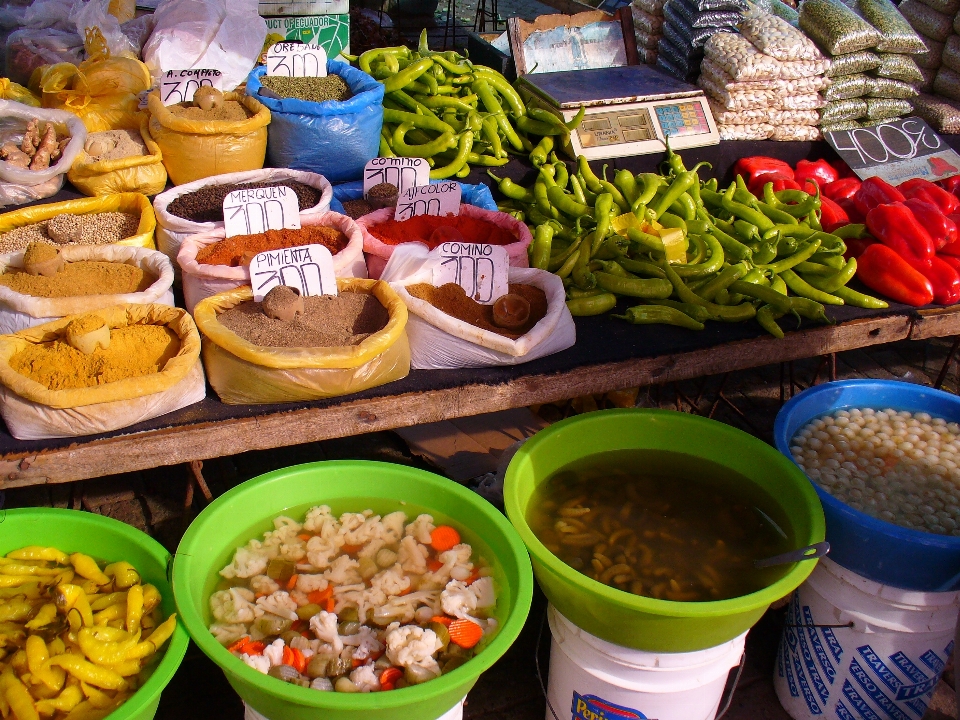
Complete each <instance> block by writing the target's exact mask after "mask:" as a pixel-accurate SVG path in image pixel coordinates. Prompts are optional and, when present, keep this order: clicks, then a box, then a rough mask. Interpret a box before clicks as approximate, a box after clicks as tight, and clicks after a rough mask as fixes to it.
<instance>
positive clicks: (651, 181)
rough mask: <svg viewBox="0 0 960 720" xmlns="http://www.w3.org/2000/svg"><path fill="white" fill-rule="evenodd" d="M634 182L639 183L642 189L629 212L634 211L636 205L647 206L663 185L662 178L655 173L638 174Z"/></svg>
mask: <svg viewBox="0 0 960 720" xmlns="http://www.w3.org/2000/svg"><path fill="white" fill-rule="evenodd" d="M636 181H637V182H638V183H640V184H641V185H642V186H643V188H642V189H641V190H640V191H639V193H638V195H637V197H636V198H635V199H634V201H633V202H632V203H631V206H630V207H631V210H634V212H636V210H635V209H634V208H635V207H636V206H637V205H648V204H649V203H650V201H651V200H653V198H654V196H655V195H656V194H657V190H659V189H660V185H661V184H662V183H663V177H661V176H660V175H657V174H656V173H640V174H639V175H637V177H636Z"/></svg>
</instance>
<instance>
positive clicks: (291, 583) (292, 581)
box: [287, 573, 300, 590]
mask: <svg viewBox="0 0 960 720" xmlns="http://www.w3.org/2000/svg"><path fill="white" fill-rule="evenodd" d="M299 579H300V576H299V575H297V574H296V573H294V574H293V575H291V576H290V579H289V580H287V590H293V589H294V588H295V587H296V586H297V580H299Z"/></svg>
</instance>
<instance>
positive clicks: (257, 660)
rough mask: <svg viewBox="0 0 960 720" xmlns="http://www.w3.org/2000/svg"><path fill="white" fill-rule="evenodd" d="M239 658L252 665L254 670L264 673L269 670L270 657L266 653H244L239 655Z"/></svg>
mask: <svg viewBox="0 0 960 720" xmlns="http://www.w3.org/2000/svg"><path fill="white" fill-rule="evenodd" d="M240 659H241V660H243V661H244V662H245V663H246V664H247V665H249V666H250V667H252V668H253V669H254V670H257V671H258V672H262V673H263V674H264V675H266V674H267V673H268V672H270V658H268V657H267V656H266V654H264V655H247V654H246V653H244V654H243V655H241V656H240Z"/></svg>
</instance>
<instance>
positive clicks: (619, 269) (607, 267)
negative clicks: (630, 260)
mask: <svg viewBox="0 0 960 720" xmlns="http://www.w3.org/2000/svg"><path fill="white" fill-rule="evenodd" d="M590 270H592V271H594V272H596V271H597V270H601V271H603V272H605V273H607V274H608V275H616V276H617V277H622V278H636V275H633V274H632V273H629V272H627V271H626V270H624V269H623V265H621V264H620V263H618V262H616V261H615V260H591V261H590Z"/></svg>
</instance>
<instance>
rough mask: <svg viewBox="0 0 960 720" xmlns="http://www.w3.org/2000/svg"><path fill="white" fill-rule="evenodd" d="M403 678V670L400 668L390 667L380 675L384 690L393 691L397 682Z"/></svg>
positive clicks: (381, 685)
mask: <svg viewBox="0 0 960 720" xmlns="http://www.w3.org/2000/svg"><path fill="white" fill-rule="evenodd" d="M402 677H403V670H401V669H400V668H398V667H388V668H387V669H386V670H384V671H383V672H382V673H380V687H381V688H383V689H384V690H393V688H394V687H395V685H396V682H397V680H399V679H400V678H402ZM387 686H389V687H387Z"/></svg>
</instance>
